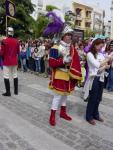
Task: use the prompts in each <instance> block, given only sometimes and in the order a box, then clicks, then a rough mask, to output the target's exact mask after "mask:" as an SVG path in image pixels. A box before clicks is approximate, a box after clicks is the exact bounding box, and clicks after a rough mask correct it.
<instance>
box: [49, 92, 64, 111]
mask: <svg viewBox="0 0 113 150" xmlns="http://www.w3.org/2000/svg"><path fill="white" fill-rule="evenodd" d="M66 102H67V96H65V95H59V94H55V95H54V98H53V102H52V107H51V109H52V110H58V107H59V104H60V105H61V106H66Z"/></svg>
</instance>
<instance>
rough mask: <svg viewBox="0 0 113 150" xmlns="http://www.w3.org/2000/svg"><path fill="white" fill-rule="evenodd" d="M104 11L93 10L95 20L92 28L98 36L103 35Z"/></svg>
mask: <svg viewBox="0 0 113 150" xmlns="http://www.w3.org/2000/svg"><path fill="white" fill-rule="evenodd" d="M103 21H104V18H103V11H98V10H95V9H94V10H93V20H92V22H93V23H92V28H93V31H94V32H95V33H97V34H102V33H103V25H104V24H103V23H104V22H103Z"/></svg>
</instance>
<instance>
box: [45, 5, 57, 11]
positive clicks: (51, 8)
mask: <svg viewBox="0 0 113 150" xmlns="http://www.w3.org/2000/svg"><path fill="white" fill-rule="evenodd" d="M54 9H59V8H57V7H56V6H53V5H47V6H46V11H53V10H54Z"/></svg>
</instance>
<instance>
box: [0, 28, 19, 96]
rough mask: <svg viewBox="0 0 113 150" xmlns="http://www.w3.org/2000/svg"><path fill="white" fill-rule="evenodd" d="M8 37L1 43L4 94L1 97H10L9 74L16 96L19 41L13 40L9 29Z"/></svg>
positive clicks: (12, 31)
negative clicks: (12, 80) (11, 77)
mask: <svg viewBox="0 0 113 150" xmlns="http://www.w3.org/2000/svg"><path fill="white" fill-rule="evenodd" d="M7 34H8V37H7V38H6V39H4V40H3V41H2V44H1V51H0V55H1V56H2V58H3V73H4V83H5V88H6V93H4V94H2V95H3V96H11V92H10V81H9V77H10V73H11V75H12V76H13V79H14V94H15V95H18V77H17V65H18V55H19V51H20V49H19V47H20V46H19V41H18V40H17V39H15V38H13V35H14V30H13V28H11V27H8V29H7Z"/></svg>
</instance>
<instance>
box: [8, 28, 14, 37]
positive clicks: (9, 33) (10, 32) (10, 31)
mask: <svg viewBox="0 0 113 150" xmlns="http://www.w3.org/2000/svg"><path fill="white" fill-rule="evenodd" d="M7 34H8V35H11V36H13V35H14V29H13V28H12V27H8V28H7Z"/></svg>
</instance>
